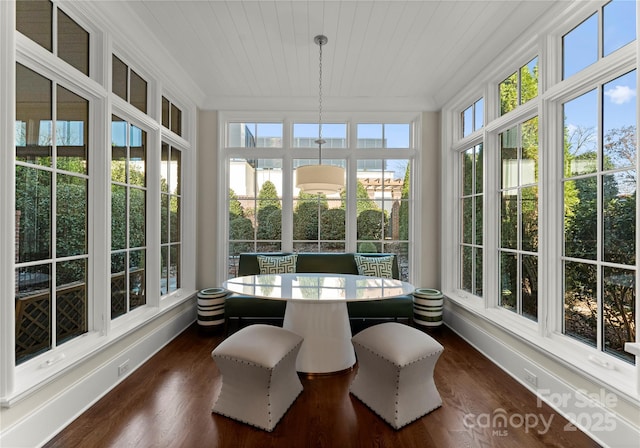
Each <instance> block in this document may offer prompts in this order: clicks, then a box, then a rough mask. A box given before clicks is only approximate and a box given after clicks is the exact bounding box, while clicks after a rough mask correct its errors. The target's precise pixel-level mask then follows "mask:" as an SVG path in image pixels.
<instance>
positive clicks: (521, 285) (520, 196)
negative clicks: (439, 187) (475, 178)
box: [498, 117, 538, 320]
mask: <svg viewBox="0 0 640 448" xmlns="http://www.w3.org/2000/svg"><path fill="white" fill-rule="evenodd" d="M500 162H501V163H500V165H501V170H500V173H501V174H500V180H501V183H500V190H499V192H498V194H499V195H500V203H501V209H500V223H501V224H500V247H499V249H498V250H499V253H500V260H499V263H500V299H499V305H500V306H501V307H503V308H505V309H508V310H510V311H513V312H515V313H517V314H521V315H523V316H525V317H528V318H529V319H532V320H538V118H537V117H535V118H532V119H530V120H528V121H526V122H524V123H522V125H519V126H515V127H513V128H511V129H508V130H507V131H505V132H502V133H501V134H500Z"/></svg>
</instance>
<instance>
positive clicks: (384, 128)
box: [356, 123, 411, 148]
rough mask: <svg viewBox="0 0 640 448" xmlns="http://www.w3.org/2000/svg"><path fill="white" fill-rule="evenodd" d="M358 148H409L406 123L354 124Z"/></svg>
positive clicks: (408, 128) (409, 135)
mask: <svg viewBox="0 0 640 448" xmlns="http://www.w3.org/2000/svg"><path fill="white" fill-rule="evenodd" d="M356 132H357V138H358V143H357V145H358V148H409V147H410V146H409V145H410V141H409V140H410V137H411V134H410V126H409V124H408V123H398V124H395V123H394V124H392V123H385V124H377V123H375V124H374V123H359V124H358V125H357V126H356Z"/></svg>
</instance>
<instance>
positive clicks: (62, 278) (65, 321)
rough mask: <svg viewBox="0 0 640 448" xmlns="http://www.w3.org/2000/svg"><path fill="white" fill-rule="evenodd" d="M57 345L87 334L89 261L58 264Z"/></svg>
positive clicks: (82, 260)
mask: <svg viewBox="0 0 640 448" xmlns="http://www.w3.org/2000/svg"><path fill="white" fill-rule="evenodd" d="M56 280H57V283H58V287H57V288H56V343H57V345H60V344H62V343H64V342H66V341H69V340H71V339H73V338H75V337H77V336H80V335H81V334H84V333H86V332H87V315H88V308H89V307H88V305H87V260H86V259H84V258H83V259H79V260H71V261H64V262H61V263H57V266H56Z"/></svg>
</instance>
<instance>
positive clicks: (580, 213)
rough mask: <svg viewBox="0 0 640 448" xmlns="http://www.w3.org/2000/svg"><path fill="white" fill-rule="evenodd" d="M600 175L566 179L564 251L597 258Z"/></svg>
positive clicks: (573, 254) (570, 255) (569, 255)
mask: <svg viewBox="0 0 640 448" xmlns="http://www.w3.org/2000/svg"><path fill="white" fill-rule="evenodd" d="M597 200H598V182H597V177H596V176H590V177H585V178H581V179H576V180H573V181H567V182H564V254H565V256H567V257H572V258H584V259H588V260H595V259H596V255H597V250H596V248H597V246H598V240H597V238H598V231H597V222H598V202H597Z"/></svg>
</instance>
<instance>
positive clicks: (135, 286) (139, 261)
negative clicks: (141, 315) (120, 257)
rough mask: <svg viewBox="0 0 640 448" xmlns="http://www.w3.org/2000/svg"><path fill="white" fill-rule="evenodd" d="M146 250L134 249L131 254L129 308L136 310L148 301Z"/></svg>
mask: <svg viewBox="0 0 640 448" xmlns="http://www.w3.org/2000/svg"><path fill="white" fill-rule="evenodd" d="M145 267H146V251H145V250H134V251H131V252H130V254H129V309H130V310H134V309H136V308H138V307H139V306H142V305H144V304H146V303H147V296H146V283H145V282H146V278H145Z"/></svg>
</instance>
